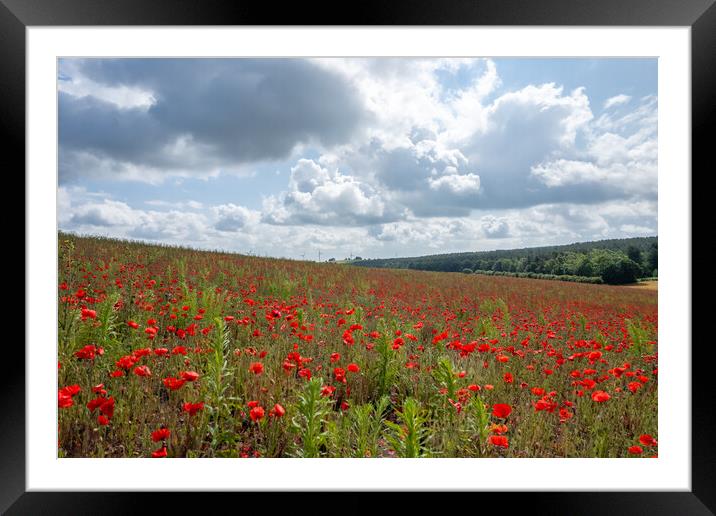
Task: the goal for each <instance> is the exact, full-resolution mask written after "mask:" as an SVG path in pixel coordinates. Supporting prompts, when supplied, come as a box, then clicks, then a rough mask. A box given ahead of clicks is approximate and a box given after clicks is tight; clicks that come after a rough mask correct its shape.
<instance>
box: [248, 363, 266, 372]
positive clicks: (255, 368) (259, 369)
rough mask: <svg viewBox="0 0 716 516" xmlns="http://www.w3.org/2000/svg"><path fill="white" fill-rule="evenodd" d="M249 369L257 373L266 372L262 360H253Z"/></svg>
mask: <svg viewBox="0 0 716 516" xmlns="http://www.w3.org/2000/svg"><path fill="white" fill-rule="evenodd" d="M249 371H251V372H252V373H254V374H256V375H258V374H261V373H263V372H264V365H263V364H262V363H261V362H253V363H252V364H251V365H250V366H249Z"/></svg>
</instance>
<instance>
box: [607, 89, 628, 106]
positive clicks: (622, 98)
mask: <svg viewBox="0 0 716 516" xmlns="http://www.w3.org/2000/svg"><path fill="white" fill-rule="evenodd" d="M630 100H631V97H630V96H629V95H624V94H623V93H621V94H619V95H615V96H613V97H610V98H608V99H607V100H605V101H604V109H609V108H610V107H614V106H620V105H622V104H626V103H628V102H629V101H630Z"/></svg>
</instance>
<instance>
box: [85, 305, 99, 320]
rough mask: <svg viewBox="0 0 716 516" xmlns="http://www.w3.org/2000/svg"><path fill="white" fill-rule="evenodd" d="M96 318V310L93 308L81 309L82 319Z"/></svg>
mask: <svg viewBox="0 0 716 516" xmlns="http://www.w3.org/2000/svg"><path fill="white" fill-rule="evenodd" d="M96 318H97V312H95V311H94V310H90V309H88V308H83V309H82V320H83V321H84V320H85V319H96Z"/></svg>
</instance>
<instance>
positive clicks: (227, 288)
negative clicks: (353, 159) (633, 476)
mask: <svg viewBox="0 0 716 516" xmlns="http://www.w3.org/2000/svg"><path fill="white" fill-rule="evenodd" d="M58 266H59V271H58V273H59V274H58V342H57V345H58V348H57V349H58V370H57V375H58V456H59V457H156V458H171V457H236V458H239V457H356V458H359V457H361V458H362V457H383V458H389V457H400V458H406V457H635V458H636V457H653V456H656V455H657V453H658V442H657V392H658V347H657V346H658V345H657V330H658V316H657V292H656V290H650V289H637V288H630V287H615V286H607V285H591V284H579V283H567V282H561V281H546V280H536V279H525V278H513V277H499V276H494V277H493V276H484V275H476V274H472V275H468V274H460V273H441V272H421V271H409V270H391V269H370V268H361V267H354V266H351V265H346V264H336V263H314V262H305V261H294V260H281V259H272V258H259V257H251V256H243V255H239V254H228V253H220V252H209V251H195V250H191V249H184V248H176V247H167V246H152V245H148V244H141V243H136V242H126V241H120V240H110V239H104V238H94V237H93V238H84V237H76V236H72V235H67V234H60V235H59V239H58Z"/></svg>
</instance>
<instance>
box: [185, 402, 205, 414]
mask: <svg viewBox="0 0 716 516" xmlns="http://www.w3.org/2000/svg"><path fill="white" fill-rule="evenodd" d="M182 410H184V412H188V413H189V415H190V416H193V415H194V414H196V413H197V412H199V411H200V410H204V402H203V401H200V402H199V403H184V404H183V405H182Z"/></svg>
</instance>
